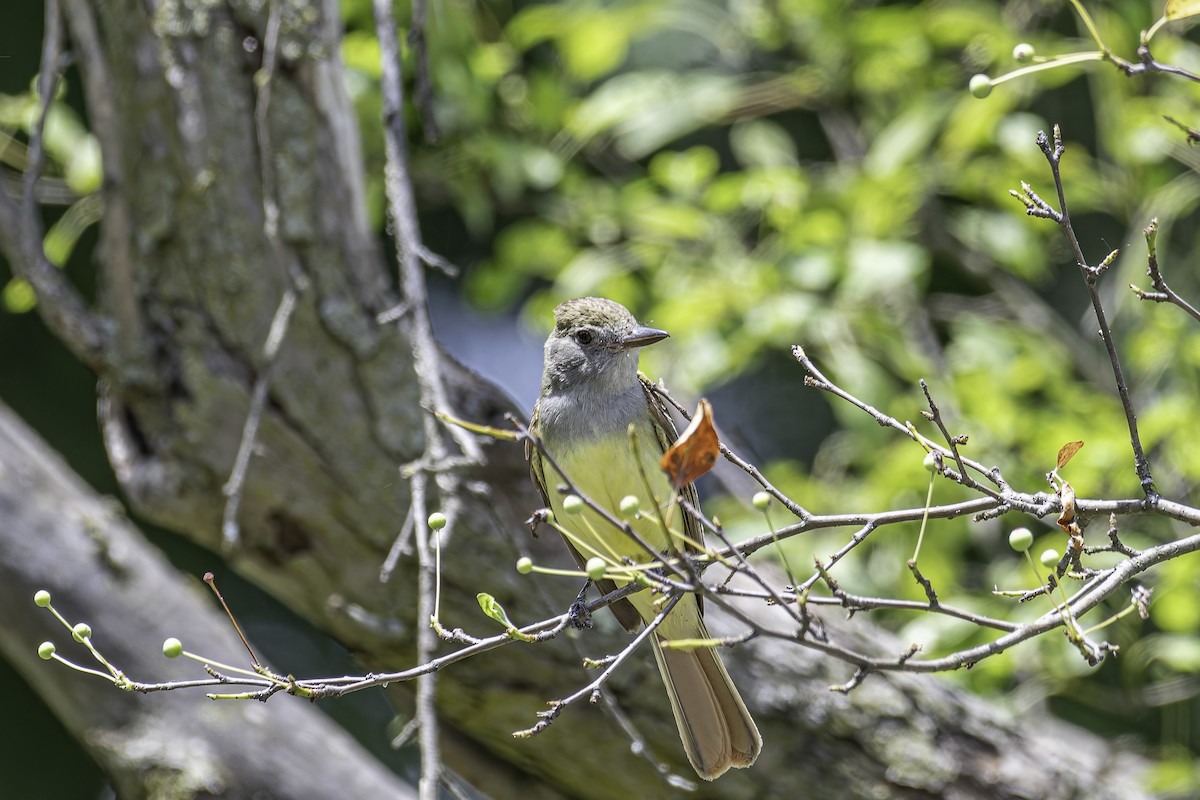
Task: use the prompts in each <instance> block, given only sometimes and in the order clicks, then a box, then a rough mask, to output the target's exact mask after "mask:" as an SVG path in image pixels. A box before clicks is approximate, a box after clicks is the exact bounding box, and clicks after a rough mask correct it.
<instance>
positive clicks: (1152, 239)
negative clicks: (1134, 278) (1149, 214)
mask: <svg viewBox="0 0 1200 800" xmlns="http://www.w3.org/2000/svg"><path fill="white" fill-rule="evenodd" d="M1143 233H1144V234H1145V236H1146V251H1147V253H1146V261H1147V266H1146V275H1148V276H1149V277H1150V285H1152V286H1153V287H1154V291H1152V292H1147V291H1144V290H1142V289H1139V288H1138V287H1136V286H1134V285H1133V284H1132V283H1131V284H1129V288H1130V289H1131V290H1132V291H1133V293H1134V294H1135V295H1137V297H1138V299H1139V300H1153V301H1154V302H1156V303H1172V304H1174V305H1177V306H1179V307H1180V308H1182V309H1183V310H1184V311H1185V312H1187V314H1188V315H1189V316H1190V317H1191V318H1192V319H1195V320H1200V310H1197V309H1196V307H1195V306H1193V305H1192V304H1191V303H1189V302H1188V301H1186V300H1184V299H1183V298H1182V297H1180V296H1179V295H1178V294H1176V292H1175V290H1173V289H1172V288H1171V287H1170V286H1168V285H1167V281H1166V279H1165V278H1163V276H1162V272H1161V271H1160V270H1159V266H1158V246H1157V244H1158V218H1157V217H1156V218H1154V219H1152V220H1150V224H1149V225H1147V226H1146V228H1145V230H1144V231H1143Z"/></svg>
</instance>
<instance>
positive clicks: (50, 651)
mask: <svg viewBox="0 0 1200 800" xmlns="http://www.w3.org/2000/svg"><path fill="white" fill-rule="evenodd" d="M56 649H57V648H55V646H54V642H42V643H41V644H39V645H38V657H39V658H41V659H42V660H43V661H49V660H50V659H52V658H54V651H55V650H56Z"/></svg>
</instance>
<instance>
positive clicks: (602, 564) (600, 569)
mask: <svg viewBox="0 0 1200 800" xmlns="http://www.w3.org/2000/svg"><path fill="white" fill-rule="evenodd" d="M607 568H608V562H607V561H605V560H604V559H603V558H601V557H600V556H592V557H591V558H589V559H588V560H587V566H586V567H585V568H584V571H585V572H587V576H588V577H589V578H591V579H592V580H594V581H598V580H600V579H601V578H603V577H604V570H605V569H607Z"/></svg>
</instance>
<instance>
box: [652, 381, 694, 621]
mask: <svg viewBox="0 0 1200 800" xmlns="http://www.w3.org/2000/svg"><path fill="white" fill-rule="evenodd" d="M638 380H639V381H641V383H642V391H643V392H644V393H645V395H646V405H648V406H649V407H650V416H651V417H652V418H653V420H654V431H655V432H656V433H657V434H658V444H659V447H660V448H661V449H662V452H664V453H666V452H667V450H668V449H669V448H670V447H671V445H673V444H675V440H676V439H678V438H679V431H677V430H676V429H675V423H674V422H672V421H671V415H670V414H668V413H667V408H666V406H664V405H663V402H662V400H661V399H660V398H659V396H658V395H657V394H656V393H655V391H654V384H653V383H651V382H650V381H648V380H646V379H645V378H644V377H642V375H641V373H639V374H638ZM679 494H680V495H682V496H683V499H684V500H687V502H688V504H689V505H690V506H691V507H692V508H694V509H696V511H697V512H698V511H699V510H700V495H699V494H698V493H697V492H696V484H694V483H689V484H686V485H685V486H683V487H682V488H681V489H680V490H679ZM680 510H681V511H683V514H682V516H683V533H684V535H686V536H687V539H688V541H687V543H686V545H685V548H686V549H687V551H688V552H689V553H698V552H700V550H699V548H697V547H696V545H694V544H692V542H697V543H700V542H703V541H704V529H703V528H702V527H701V526H700V520H698V519H696V518H695V517H694V516H693V515H692V514H690V513H688V512H687V511H684V510H683V509H680ZM696 604H697V606H698V607H699V608H700V613H701V614H704V596H703V595H701V594H697V595H696Z"/></svg>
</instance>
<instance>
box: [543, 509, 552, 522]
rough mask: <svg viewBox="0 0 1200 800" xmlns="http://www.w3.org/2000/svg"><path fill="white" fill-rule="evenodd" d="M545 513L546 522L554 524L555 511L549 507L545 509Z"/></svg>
mask: <svg viewBox="0 0 1200 800" xmlns="http://www.w3.org/2000/svg"><path fill="white" fill-rule="evenodd" d="M545 513H546V524H547V525H551V524H553V523H554V512H553V511H551V510H550V509H548V508H547V509H546V510H545Z"/></svg>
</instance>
